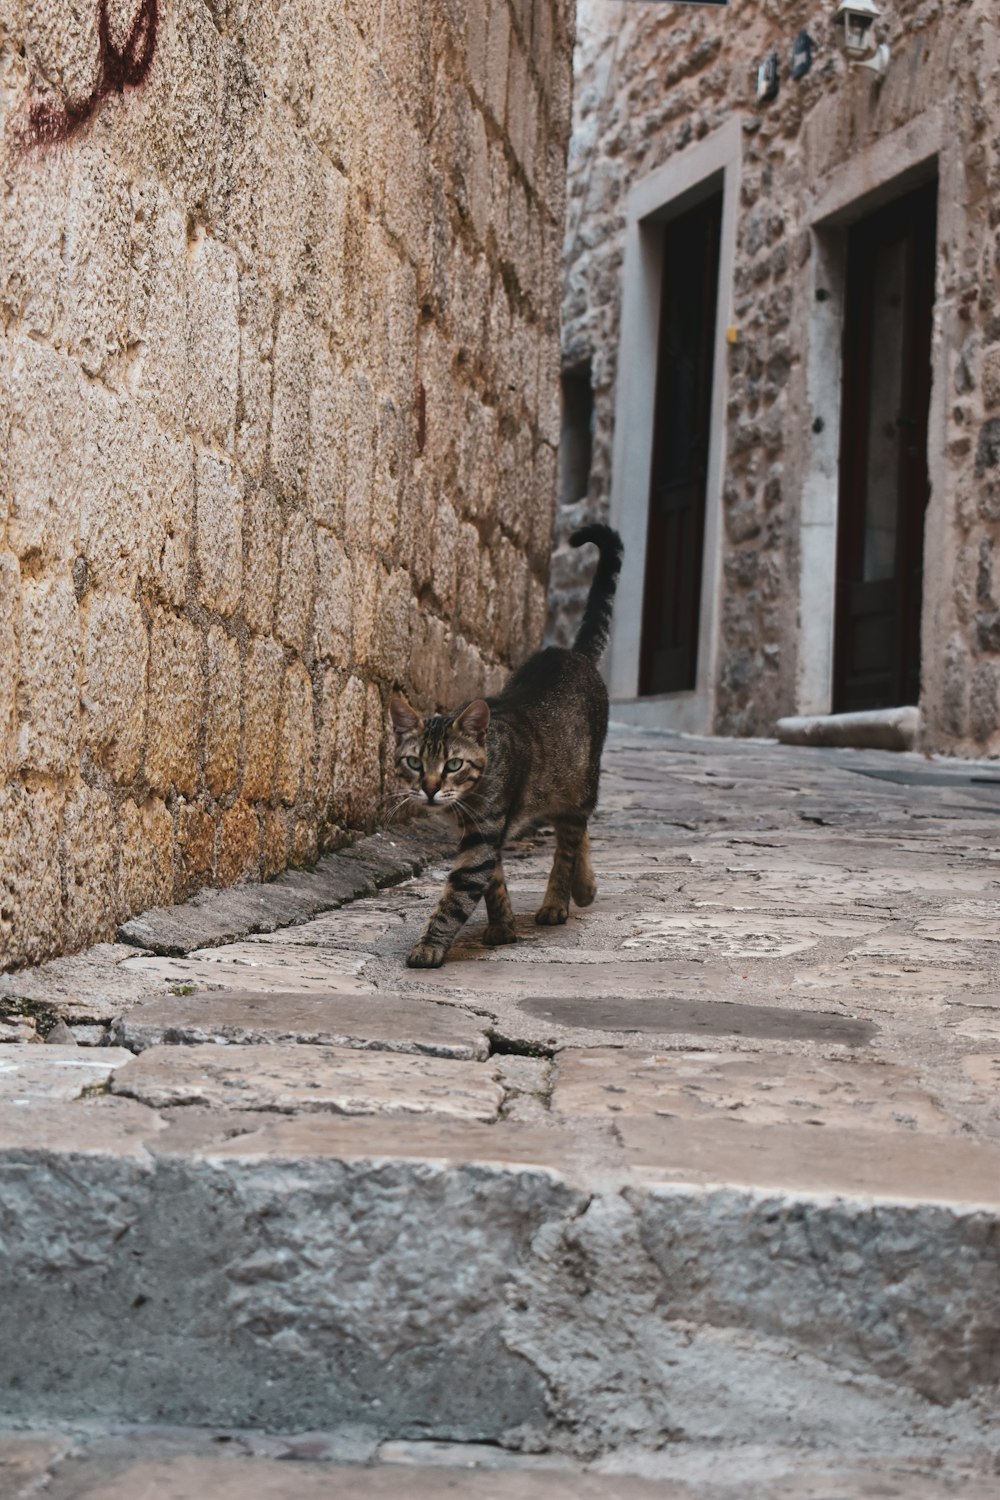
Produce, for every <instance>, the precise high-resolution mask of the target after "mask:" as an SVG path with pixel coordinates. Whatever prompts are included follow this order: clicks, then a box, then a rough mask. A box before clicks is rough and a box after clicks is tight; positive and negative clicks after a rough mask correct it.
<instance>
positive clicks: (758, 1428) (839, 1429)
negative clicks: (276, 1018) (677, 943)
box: [0, 997, 1000, 1493]
mask: <svg viewBox="0 0 1000 1500" xmlns="http://www.w3.org/2000/svg"><path fill="white" fill-rule="evenodd" d="M171 998H172V999H173V998H183V997H171ZM8 1052H9V1059H8V1056H7V1055H5V1056H4V1058H2V1059H0V1061H3V1062H5V1064H6V1066H5V1067H4V1069H3V1070H2V1071H0V1203H2V1204H3V1210H2V1213H3V1217H2V1220H0V1228H2V1234H0V1270H2V1274H3V1277H4V1284H5V1285H6V1286H7V1287H9V1288H16V1295H11V1296H8V1297H6V1298H5V1299H4V1302H3V1306H2V1311H0V1347H2V1348H3V1351H4V1353H3V1363H4V1375H5V1386H6V1394H5V1397H4V1411H5V1413H6V1415H7V1418H8V1419H9V1420H17V1421H22V1422H34V1423H38V1422H39V1421H57V1422H67V1421H68V1422H79V1423H95V1422H97V1423H100V1422H102V1421H103V1422H109V1421H118V1422H120V1421H129V1422H139V1423H163V1422H168V1423H181V1424H197V1425H205V1424H211V1425H224V1426H227V1427H233V1428H240V1429H242V1428H248V1427H266V1428H270V1429H275V1430H285V1431H295V1430H316V1429H326V1428H333V1427H341V1426H343V1424H345V1423H350V1424H360V1425H362V1426H363V1427H365V1428H367V1429H370V1430H373V1431H375V1432H376V1433H377V1434H378V1436H379V1437H380V1438H381V1439H385V1440H388V1439H402V1438H412V1437H414V1436H418V1435H419V1436H422V1437H431V1438H439V1439H449V1440H460V1441H463V1442H479V1443H488V1444H497V1445H500V1446H502V1447H513V1448H517V1447H524V1446H527V1447H529V1448H532V1449H537V1448H540V1447H550V1448H555V1449H557V1450H562V1451H564V1452H567V1453H570V1454H577V1455H582V1456H590V1457H592V1456H594V1455H597V1454H601V1453H611V1452H615V1451H618V1450H621V1449H622V1448H627V1447H628V1445H630V1444H638V1445H641V1446H642V1447H644V1448H646V1449H657V1448H659V1447H662V1445H664V1444H669V1443H671V1442H678V1441H680V1440H683V1441H684V1442H685V1443H687V1444H691V1443H711V1442H713V1441H721V1440H725V1441H727V1442H730V1443H733V1442H735V1443H743V1444H747V1443H765V1444H781V1443H782V1442H783V1441H787V1440H788V1439H789V1438H790V1437H794V1439H795V1440H796V1441H797V1442H798V1443H800V1444H802V1445H804V1446H806V1447H808V1446H816V1445H820V1446H827V1447H834V1448H835V1447H837V1446H838V1445H840V1446H845V1445H850V1447H852V1448H855V1449H860V1450H861V1451H869V1452H871V1453H873V1454H875V1455H879V1454H881V1455H883V1456H889V1455H896V1456H899V1455H900V1454H902V1455H903V1456H906V1455H907V1454H910V1456H913V1455H914V1454H915V1455H916V1456H919V1455H920V1453H921V1452H926V1451H934V1452H940V1451H949V1452H958V1453H969V1454H976V1453H979V1452H980V1451H981V1450H983V1449H984V1448H986V1447H988V1445H989V1442H990V1433H991V1423H995V1416H996V1403H995V1396H996V1385H997V1380H998V1376H1000V1337H998V1332H1000V1275H998V1248H997V1247H998V1243H1000V1231H998V1217H1000V1147H997V1146H995V1145H992V1144H990V1143H984V1142H978V1143H977V1142H973V1141H969V1140H967V1139H965V1138H964V1137H963V1136H962V1134H961V1133H960V1132H956V1131H955V1130H954V1128H953V1125H954V1122H950V1121H948V1120H947V1118H944V1117H941V1116H939V1115H936V1114H935V1113H934V1112H933V1110H932V1109H931V1108H929V1107H928V1106H925V1105H923V1104H921V1105H919V1107H918V1104H917V1103H915V1102H914V1101H913V1099H912V1098H910V1096H909V1095H908V1094H907V1091H906V1085H905V1080H903V1079H901V1078H895V1079H891V1080H889V1081H888V1083H889V1086H890V1093H889V1095H888V1096H887V1097H888V1100H889V1106H892V1105H893V1104H895V1105H897V1106H898V1111H897V1112H898V1113H899V1114H900V1115H904V1114H905V1113H906V1112H907V1111H909V1113H910V1114H911V1115H913V1116H914V1117H915V1124H914V1125H913V1126H912V1127H910V1126H906V1125H903V1124H901V1123H900V1122H899V1121H894V1120H892V1119H891V1118H889V1117H886V1116H884V1115H879V1112H878V1110H877V1109H875V1107H874V1105H873V1104H872V1101H871V1099H869V1097H868V1092H867V1091H869V1090H870V1088H871V1080H870V1079H869V1080H868V1082H867V1083H866V1081H865V1075H864V1073H863V1072H859V1071H858V1069H857V1067H856V1065H855V1067H854V1069H853V1071H851V1072H850V1073H849V1074H848V1072H847V1070H846V1065H844V1064H838V1063H837V1062H836V1060H834V1061H830V1060H829V1059H809V1058H807V1057H802V1058H800V1059H797V1060H796V1061H795V1063H794V1066H792V1067H791V1068H790V1069H789V1070H788V1076H787V1079H786V1084H785V1091H784V1094H782V1093H781V1091H780V1090H778V1091H775V1090H774V1089H772V1088H771V1087H770V1086H769V1081H768V1078H767V1076H766V1072H765V1071H763V1065H762V1063H761V1062H760V1061H759V1060H755V1059H754V1058H752V1057H748V1056H746V1055H745V1054H744V1055H739V1054H734V1055H733V1056H731V1057H728V1058H727V1057H720V1056H707V1055H706V1056H699V1055H692V1054H691V1053H683V1054H672V1055H671V1054H663V1055H661V1054H656V1053H650V1052H648V1051H640V1050H635V1051H633V1052H630V1053H623V1052H621V1051H620V1050H615V1049H611V1050H610V1051H609V1052H607V1053H603V1052H602V1051H601V1049H583V1050H580V1051H572V1052H569V1053H566V1054H561V1055H560V1056H559V1057H558V1058H557V1059H556V1060H555V1063H554V1065H553V1064H551V1063H550V1062H548V1061H547V1060H545V1059H538V1058H522V1057H509V1058H508V1057H503V1056H491V1057H488V1058H485V1059H483V1060H477V1059H476V1058H474V1057H473V1058H468V1057H465V1058H462V1057H451V1058H449V1057H437V1056H428V1055H425V1054H422V1053H402V1054H401V1053H395V1052H386V1051H366V1050H360V1049H358V1048H344V1047H337V1046H330V1047H322V1046H315V1045H310V1044H307V1043H299V1044H297V1045H289V1044H284V1043H271V1044H269V1043H250V1044H246V1045H220V1044H217V1043H205V1044H202V1045H200V1046H169V1045H163V1044H156V1045H153V1046H151V1047H149V1048H146V1049H145V1050H143V1051H142V1052H140V1053H139V1055H137V1056H136V1055H134V1054H132V1053H131V1052H129V1051H126V1050H125V1049H120V1048H118V1049H116V1048H103V1049H80V1048H72V1047H67V1048H62V1047H58V1046H53V1047H23V1048H16V1049H13V1048H12V1049H8ZM787 1061H788V1060H787V1059H786V1060H785V1062H786V1063H787ZM893 1088H894V1089H895V1090H896V1092H895V1094H894V1095H893V1094H892V1092H891V1089H893ZM303 1100H305V1104H304V1103H303ZM734 1103H735V1104H737V1105H739V1106H741V1107H740V1108H736V1109H734V1108H733V1107H732V1106H733V1104H734ZM869 1105H871V1108H869V1107H868V1106H869ZM518 1107H520V1108H522V1109H523V1110H524V1112H523V1113H521V1114H520V1115H519V1114H518V1113H517V1109H518ZM357 1111H361V1113H356V1112H357ZM891 1113H892V1110H891V1107H890V1108H889V1116H891ZM741 1115H746V1118H745V1119H741V1118H740V1116H741ZM855 1115H857V1116H858V1117H859V1121H860V1123H858V1124H857V1125H855V1126H854V1127H853V1128H852V1126H851V1122H852V1121H853V1119H854V1117H855ZM845 1121H846V1122H847V1123H845ZM69 1328H71V1329H72V1330H73V1334H72V1340H71V1342H69V1343H68V1342H67V1329H69ZM81 1349H86V1351H87V1357H86V1358H85V1359H81V1358H80V1356H79V1351H80V1350H81ZM992 1433H993V1440H994V1442H995V1426H993V1428H992ZM373 1493H374V1492H373ZM470 1493H471V1492H470ZM579 1493H583V1492H582V1491H579Z"/></svg>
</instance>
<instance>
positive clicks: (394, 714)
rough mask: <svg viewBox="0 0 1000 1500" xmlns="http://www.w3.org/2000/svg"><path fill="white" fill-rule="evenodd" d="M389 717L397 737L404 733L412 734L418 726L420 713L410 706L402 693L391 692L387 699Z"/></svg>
mask: <svg viewBox="0 0 1000 1500" xmlns="http://www.w3.org/2000/svg"><path fill="white" fill-rule="evenodd" d="M389 717H390V719H391V720H392V727H393V729H394V730H395V731H396V737H397V739H398V738H399V737H400V736H401V735H404V734H414V733H415V732H416V731H417V730H418V729H419V728H420V715H419V714H418V713H417V711H416V709H414V708H411V707H410V705H409V704H408V703H407V701H406V699H405V698H404V697H403V695H402V693H393V695H392V697H391V698H390V699H389Z"/></svg>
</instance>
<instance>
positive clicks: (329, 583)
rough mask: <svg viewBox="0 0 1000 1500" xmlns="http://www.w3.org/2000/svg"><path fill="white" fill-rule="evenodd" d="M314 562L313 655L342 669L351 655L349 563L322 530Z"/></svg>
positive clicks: (335, 542)
mask: <svg viewBox="0 0 1000 1500" xmlns="http://www.w3.org/2000/svg"><path fill="white" fill-rule="evenodd" d="M316 559H317V585H316V615H315V648H316V655H317V657H318V658H319V659H320V660H321V661H329V662H333V663H334V665H335V666H339V667H344V666H347V665H348V662H349V660H350V654H351V631H352V615H353V597H352V595H353V583H352V573H351V564H350V561H349V559H348V557H347V554H346V553H345V551H344V549H343V547H342V546H341V544H340V542H339V541H338V540H337V538H336V537H335V536H333V535H331V533H330V532H329V531H324V530H323V528H322V527H320V528H318V529H317V531H316Z"/></svg>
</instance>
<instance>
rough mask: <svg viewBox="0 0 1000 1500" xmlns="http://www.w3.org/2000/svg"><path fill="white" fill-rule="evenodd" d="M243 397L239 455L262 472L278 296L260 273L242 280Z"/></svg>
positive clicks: (239, 416)
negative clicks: (275, 310)
mask: <svg viewBox="0 0 1000 1500" xmlns="http://www.w3.org/2000/svg"><path fill="white" fill-rule="evenodd" d="M239 298H240V311H239V329H240V361H239V397H238V404H237V421H236V454H237V457H238V459H239V461H240V464H241V466H242V467H243V469H244V471H245V472H246V473H249V474H259V473H260V469H261V465H262V464H263V462H264V457H265V455H266V453H267V448H268V442H269V438H270V430H271V386H272V379H273V363H272V360H273V354H274V297H273V294H272V293H271V291H270V289H269V288H268V287H266V286H262V285H261V281H260V278H259V277H257V276H243V277H241V278H240V283H239Z"/></svg>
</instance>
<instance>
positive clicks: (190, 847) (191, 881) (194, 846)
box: [174, 798, 216, 901]
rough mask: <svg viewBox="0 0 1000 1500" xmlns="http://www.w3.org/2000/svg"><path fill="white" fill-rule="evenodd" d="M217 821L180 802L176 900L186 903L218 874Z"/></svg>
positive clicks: (177, 835) (195, 807)
mask: <svg viewBox="0 0 1000 1500" xmlns="http://www.w3.org/2000/svg"><path fill="white" fill-rule="evenodd" d="M215 832H216V828H215V819H214V818H213V817H211V815H210V814H209V813H207V812H206V811H205V809H204V808H203V807H199V806H198V805H197V804H196V803H191V802H185V801H184V800H183V798H180V799H178V803H177V812H176V823H175V834H174V837H175V847H176V851H177V857H176V859H175V861H174V900H175V901H186V900H187V898H188V897H189V896H192V895H194V893H195V891H198V890H200V889H201V887H202V886H204V885H209V884H211V881H212V879H213V876H214V874H215Z"/></svg>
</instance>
